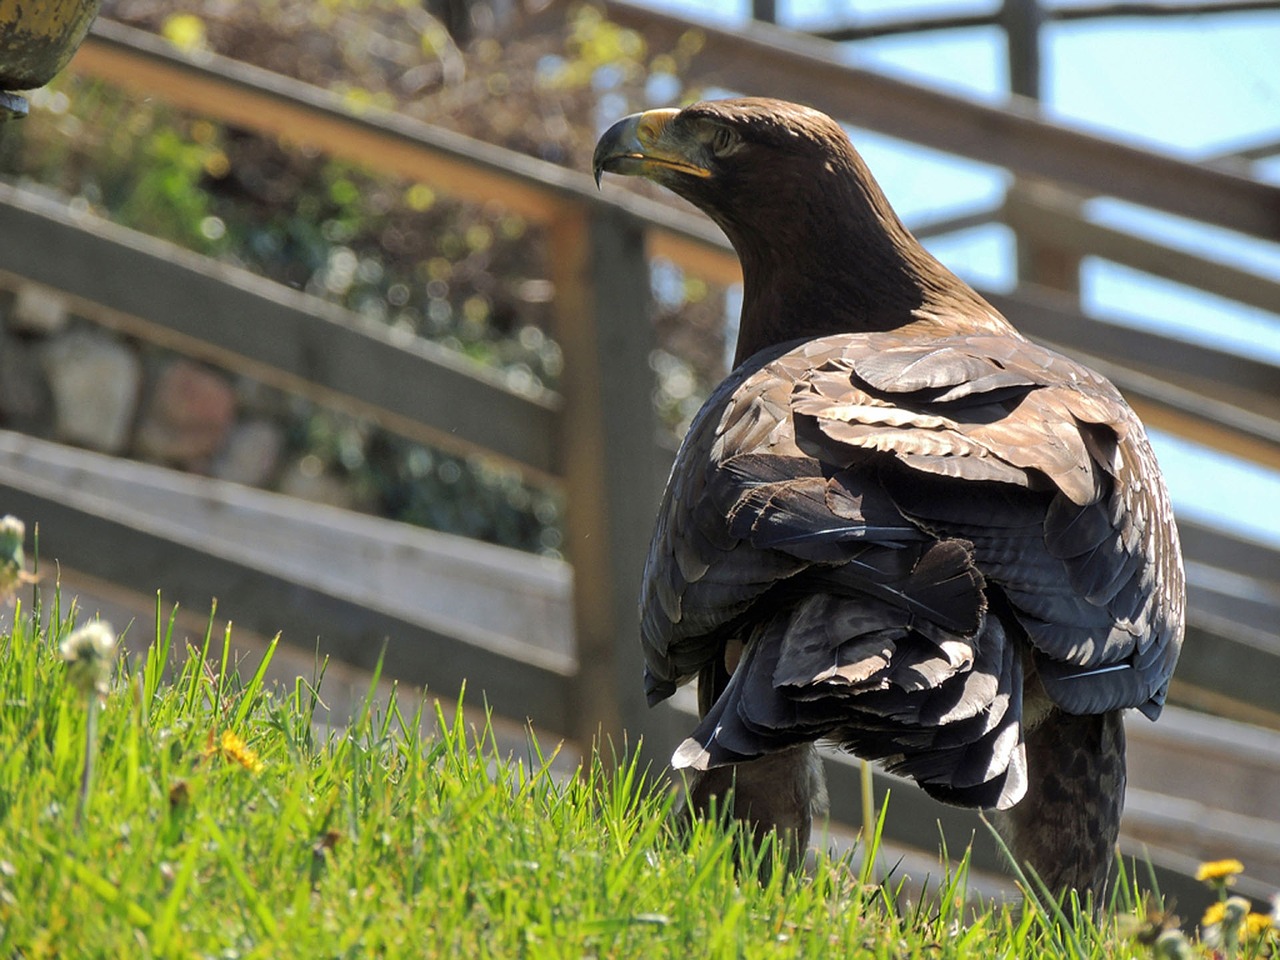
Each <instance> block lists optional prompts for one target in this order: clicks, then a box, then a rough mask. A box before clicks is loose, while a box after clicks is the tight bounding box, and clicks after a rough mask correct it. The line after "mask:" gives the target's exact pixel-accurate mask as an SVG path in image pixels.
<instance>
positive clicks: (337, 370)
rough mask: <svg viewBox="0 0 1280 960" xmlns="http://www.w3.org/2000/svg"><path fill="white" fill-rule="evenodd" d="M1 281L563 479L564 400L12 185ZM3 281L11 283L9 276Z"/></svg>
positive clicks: (0, 249)
mask: <svg viewBox="0 0 1280 960" xmlns="http://www.w3.org/2000/svg"><path fill="white" fill-rule="evenodd" d="M0 271H3V272H4V273H7V274H10V275H11V278H10V281H9V283H10V284H12V283H13V280H12V277H15V276H16V277H20V278H23V279H25V280H29V281H33V282H35V283H39V284H43V285H45V286H49V287H53V288H56V289H57V290H59V291H62V292H63V293H64V294H66V295H69V296H70V298H71V299H72V307H73V309H75V310H76V311H77V312H80V313H83V314H84V315H85V316H87V317H89V318H90V319H93V320H95V321H98V322H100V323H104V324H106V325H109V326H113V327H117V328H119V329H120V330H122V331H123V332H125V333H128V334H130V335H133V336H137V337H140V338H143V339H147V340H152V341H154V342H158V343H160V344H162V345H164V346H168V347H171V348H172V349H175V350H178V351H180V352H183V353H186V354H188V355H191V356H195V357H198V358H200V359H204V360H207V361H209V362H212V363H215V364H218V365H220V366H224V367H227V368H229V369H233V370H235V371H237V372H240V373H244V374H247V375H249V376H252V377H254V378H256V379H258V380H261V381H263V382H264V383H268V384H270V385H272V386H276V387H279V388H281V389H284V390H288V391H291V392H294V393H299V394H302V395H304V396H308V397H311V398H312V399H315V400H318V401H320V402H322V403H327V404H331V405H333V404H338V405H342V406H345V407H346V408H347V409H349V410H351V411H352V412H355V413H358V414H362V415H365V416H368V417H370V418H372V419H374V420H376V421H378V422H380V423H382V424H383V425H384V426H386V427H387V428H388V429H391V430H395V431H397V432H400V433H402V434H404V435H406V436H409V437H411V438H413V439H416V440H419V441H421V442H424V443H429V444H432V445H435V446H438V447H440V448H442V449H445V450H448V451H451V452H455V453H462V454H464V455H465V454H471V453H487V454H489V455H491V456H495V457H497V458H499V459H503V460H506V461H509V462H511V463H513V464H515V465H517V466H520V467H521V468H523V469H525V470H526V471H531V472H532V473H533V474H534V475H535V476H541V477H542V478H544V479H550V478H552V477H553V476H554V472H555V467H554V461H555V430H556V419H557V416H558V413H559V408H560V400H559V398H558V397H557V396H555V395H554V394H553V393H551V392H550V391H525V392H517V391H515V390H512V389H510V388H509V387H508V386H507V385H506V383H505V382H504V380H503V379H502V377H501V375H500V374H499V373H497V372H495V371H492V370H489V369H487V368H485V367H482V366H481V365H480V364H477V363H474V362H472V361H470V360H468V359H467V358H465V357H462V356H459V355H458V354H456V353H453V352H452V351H449V350H446V349H444V348H442V347H439V346H437V345H435V344H433V343H430V342H428V341H426V340H423V339H422V338H419V337H412V336H400V335H397V334H395V333H394V332H393V331H392V330H391V329H390V328H388V327H387V325H386V324H383V323H379V322H376V321H372V320H366V319H364V318H361V317H360V316H359V315H358V314H355V313H353V312H351V311H349V310H344V309H342V308H341V307H338V306H336V305H334V304H331V303H326V302H325V301H323V300H320V299H319V298H317V297H312V296H308V295H306V294H303V293H300V292H298V291H296V290H291V289H289V288H288V287H285V286H283V285H281V284H277V283H273V282H271V281H269V280H265V279H263V278H261V277H257V276H254V275H253V274H251V273H249V272H248V271H245V270H241V269H238V268H235V267H232V266H230V265H228V264H224V263H218V262H217V261H214V260H210V259H209V258H207V257H202V256H199V255H198V254H194V253H191V252H190V251H186V250H182V249H180V248H178V247H176V246H174V245H173V244H170V243H165V242H164V241H161V240H156V239H154V238H151V237H147V236H145V235H143V234H140V233H137V232H135V231H132V230H126V229H124V228H123V227H119V226H116V225H114V224H111V223H108V222H106V221H104V220H100V219H97V218H94V217H87V216H76V215H73V214H72V213H70V212H69V211H68V210H67V209H66V208H65V207H64V206H62V205H60V204H57V203H55V202H53V201H50V200H47V199H45V198H41V197H37V196H34V195H33V194H30V193H28V192H25V191H22V190H19V189H16V188H14V187H11V186H8V185H6V184H0ZM0 282H3V280H2V279H0Z"/></svg>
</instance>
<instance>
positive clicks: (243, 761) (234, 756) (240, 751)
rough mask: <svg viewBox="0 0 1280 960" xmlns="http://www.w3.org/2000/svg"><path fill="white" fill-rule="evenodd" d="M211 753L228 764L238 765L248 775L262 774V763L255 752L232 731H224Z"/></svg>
mask: <svg viewBox="0 0 1280 960" xmlns="http://www.w3.org/2000/svg"><path fill="white" fill-rule="evenodd" d="M211 752H212V753H216V754H217V755H218V756H220V757H221V758H222V759H223V760H226V761H227V762H228V763H238V764H240V766H242V767H244V768H245V769H246V770H248V771H249V772H250V773H261V772H262V761H261V760H259V759H258V754H257V752H256V751H254V750H253V749H251V748H250V747H249V745H248V744H247V743H245V742H244V739H243V738H241V736H240V735H239V734H238V733H236V732H235V731H234V730H224V731H223V732H222V738H221V739H220V740H219V741H218V746H217V749H215V750H213V751H211Z"/></svg>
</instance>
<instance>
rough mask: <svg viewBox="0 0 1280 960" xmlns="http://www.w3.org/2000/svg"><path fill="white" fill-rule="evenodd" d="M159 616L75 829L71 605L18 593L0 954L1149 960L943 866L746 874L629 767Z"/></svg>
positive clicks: (4, 659)
mask: <svg viewBox="0 0 1280 960" xmlns="http://www.w3.org/2000/svg"><path fill="white" fill-rule="evenodd" d="M159 611H160V608H159V605H158V604H157V618H156V625H155V640H154V642H153V643H152V644H151V645H150V647H149V649H148V652H147V654H146V656H145V657H143V658H122V660H121V661H120V663H118V664H117V665H116V666H115V676H114V678H113V681H112V683H111V689H110V693H109V694H108V695H107V696H106V698H105V700H104V702H103V703H102V706H101V709H100V711H99V715H98V722H97V756H96V764H95V767H94V773H93V778H92V781H91V783H90V784H89V793H88V797H87V803H86V806H85V810H84V819H83V823H81V824H80V825H77V821H76V808H77V804H78V799H79V797H80V794H81V791H82V773H83V768H84V756H85V754H84V750H85V734H86V718H87V713H88V711H87V709H86V699H85V694H82V693H80V692H79V691H78V690H77V689H76V688H75V687H74V686H73V685H72V684H71V683H69V682H68V679H67V669H66V664H64V663H63V662H62V660H61V657H60V654H59V644H60V643H61V642H62V640H63V639H64V638H65V637H66V635H67V633H68V631H69V629H70V625H71V624H70V617H69V616H67V615H64V614H66V613H67V612H66V611H60V610H59V609H58V605H57V600H56V599H55V600H54V602H53V604H52V606H51V607H50V608H49V609H46V610H43V611H40V610H37V611H36V614H35V615H32V614H31V613H29V612H24V611H23V609H22V608H21V606H19V608H18V609H17V610H16V611H15V613H14V617H13V620H14V626H13V628H12V631H11V633H10V634H9V635H3V636H0V957H5V958H9V957H82V956H83V957H93V956H105V957H121V956H130V957H152V956H154V957H170V956H172V957H192V956H199V957H273V958H275V957H307V958H320V957H379V956H381V957H435V956H440V957H448V958H455V957H458V958H472V957H575V958H576V957H644V958H646V960H650V958H662V957H675V958H680V960H686V958H719V957H726V958H738V957H795V956H805V957H837V956H839V957H845V956H850V957H855V956H856V957H864V956H865V957H894V958H899V957H929V958H935V957H972V958H991V957H1009V958H1015V957H1045V958H1051V957H1082V958H1083V957H1127V956H1147V955H1149V953H1148V951H1147V949H1146V948H1145V947H1141V946H1139V945H1136V944H1134V943H1132V942H1131V941H1128V940H1125V939H1124V938H1122V937H1120V935H1119V934H1117V933H1116V932H1115V926H1116V925H1115V923H1114V922H1113V918H1109V919H1107V920H1105V921H1101V922H1098V923H1095V922H1093V921H1091V920H1088V919H1081V918H1078V917H1077V918H1075V919H1074V920H1073V919H1069V917H1068V914H1070V913H1071V911H1070V910H1068V911H1067V913H1066V914H1064V913H1062V912H1059V911H1057V910H1056V909H1055V908H1050V909H1048V910H1044V909H1035V908H1029V909H1026V910H1024V911H1021V912H1019V911H1017V910H1014V909H1010V908H1007V907H1002V908H998V909H996V908H993V909H987V910H982V911H973V910H972V909H971V908H966V907H965V906H964V905H963V900H964V890H965V883H966V873H965V870H964V865H963V862H962V863H961V866H960V867H959V868H958V869H957V870H956V871H955V872H954V873H953V874H952V875H951V876H948V877H944V878H943V880H942V883H941V891H940V893H939V894H938V895H937V896H936V897H934V898H930V899H929V900H928V902H926V903H924V904H915V905H913V904H911V903H908V902H907V900H906V898H905V897H904V896H902V895H901V893H900V892H898V888H897V887H896V886H895V884H896V882H897V881H895V879H894V878H893V877H891V878H890V879H889V880H888V881H885V882H883V883H881V884H878V885H877V884H870V883H866V882H864V881H865V878H863V877H860V876H859V875H858V873H857V872H856V870H855V869H853V868H852V867H851V866H850V865H849V864H848V863H846V862H840V861H833V860H830V859H826V858H822V857H820V858H819V860H818V863H817V867H816V869H815V870H814V871H813V872H812V874H811V875H809V876H806V877H804V878H803V879H798V880H797V879H794V878H787V877H786V876H785V875H784V871H782V870H774V871H772V874H771V879H770V880H768V881H767V882H760V881H758V880H756V879H755V876H756V869H755V866H756V865H757V863H756V862H755V861H753V858H754V857H760V856H771V855H772V854H771V851H765V852H763V853H761V854H753V853H751V852H750V851H748V850H746V849H745V848H744V846H743V844H742V843H741V841H740V839H739V837H738V835H737V834H736V833H735V832H734V831H732V830H730V829H726V828H724V827H721V826H717V825H714V824H706V823H703V824H698V825H696V826H695V827H694V828H693V829H692V831H691V832H690V834H689V835H688V836H687V837H684V838H677V837H675V836H673V835H672V833H671V831H670V830H669V828H668V826H667V823H668V814H669V812H670V807H671V800H670V798H669V795H668V793H667V792H666V791H664V790H661V789H656V788H651V787H648V786H646V785H645V784H644V783H642V778H641V777H640V776H639V775H638V774H637V771H636V769H635V767H634V765H631V764H628V763H626V762H622V763H620V764H607V765H606V764H605V763H602V762H601V761H600V759H599V758H592V760H591V761H590V763H589V764H588V765H586V767H585V769H583V770H582V771H580V776H578V777H576V778H573V777H570V778H568V779H567V780H566V779H563V778H558V777H556V776H553V775H552V773H551V771H550V768H549V760H550V758H549V757H545V756H544V755H543V754H542V753H541V752H540V751H539V748H538V747H537V745H536V743H534V742H533V741H532V740H531V741H530V744H529V748H528V750H527V752H526V754H525V755H524V756H521V757H516V758H513V757H508V756H504V755H502V753H501V751H500V750H499V749H498V747H497V745H496V742H495V739H494V737H493V735H492V733H491V732H490V731H488V730H486V729H478V730H477V729H472V728H470V727H469V725H468V724H467V722H466V721H465V720H464V718H463V715H462V713H461V712H460V710H457V711H450V712H448V713H446V712H444V711H443V710H441V709H440V708H439V707H435V708H434V710H431V709H430V708H424V707H422V706H417V707H415V708H414V709H413V710H412V711H408V710H407V709H404V710H402V706H401V702H399V701H397V700H396V699H394V698H393V699H392V701H391V702H387V703H383V704H381V705H379V704H376V703H374V702H373V701H372V697H370V698H369V700H367V701H366V704H365V706H364V708H363V709H362V711H361V713H360V715H359V716H358V717H357V718H356V719H355V721H354V722H353V723H351V724H350V725H349V726H348V727H346V728H344V729H342V730H336V731H332V732H329V733H322V732H317V727H316V725H315V724H314V723H313V720H314V717H315V714H316V708H317V704H318V702H319V693H318V690H317V686H318V680H317V681H316V682H315V683H308V682H304V681H298V682H297V683H296V684H295V685H294V686H293V687H291V688H288V689H272V688H270V687H269V686H267V685H266V684H264V682H263V675H264V670H265V663H266V661H265V660H264V662H263V665H262V666H260V667H259V668H258V670H257V671H256V672H255V673H253V674H252V675H249V676H243V677H242V676H240V675H239V674H238V673H237V672H236V671H235V670H234V669H231V668H229V667H227V666H225V665H226V664H228V661H229V658H228V657H227V656H225V654H226V652H227V649H228V644H229V638H228V637H220V638H214V637H212V636H210V635H208V634H206V636H205V638H204V641H203V645H202V648H201V649H191V650H187V651H179V650H176V649H174V648H175V646H176V645H175V643H174V640H173V621H172V619H167V620H166V619H165V618H163V617H162V616H161V615H160V612H159ZM267 659H269V654H268V658H267ZM171 660H173V662H174V663H175V664H177V666H176V667H175V672H174V673H173V674H172V679H170V680H166V679H164V677H165V671H166V666H167V665H168V664H169V663H170V661H171ZM424 709H428V711H429V712H428V714H427V716H425V717H424V715H423V710H424ZM432 713H434V716H432V715H431V714H432ZM424 730H425V731H428V733H425V734H424V733H423V732H421V731H424ZM228 731H230V732H231V733H233V734H235V735H237V736H238V737H240V738H242V741H243V745H241V744H240V743H238V742H224V740H223V737H224V734H225V733H227V732H228ZM255 757H256V761H257V762H256V763H255ZM735 860H744V861H746V865H745V867H744V868H743V870H742V871H741V872H739V870H738V869H737V868H736V867H735ZM767 872H768V871H766V873H767ZM1129 890H1130V888H1129V886H1128V885H1127V884H1126V885H1124V887H1123V893H1124V895H1123V897H1122V899H1124V900H1126V901H1129V902H1131V901H1132V898H1131V897H1130V895H1129ZM1121 912H1125V911H1121ZM1127 912H1128V913H1129V914H1130V915H1133V909H1132V908H1130V909H1129V911H1127ZM1135 922H1137V921H1135Z"/></svg>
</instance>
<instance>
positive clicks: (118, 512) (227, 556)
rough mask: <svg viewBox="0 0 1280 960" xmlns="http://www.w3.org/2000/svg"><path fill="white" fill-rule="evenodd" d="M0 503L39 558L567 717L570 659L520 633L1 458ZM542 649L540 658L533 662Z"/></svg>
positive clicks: (365, 664) (408, 676) (565, 725)
mask: <svg viewBox="0 0 1280 960" xmlns="http://www.w3.org/2000/svg"><path fill="white" fill-rule="evenodd" d="M0 503H2V504H3V509H4V510H5V511H6V512H13V513H15V514H17V515H19V516H21V517H22V518H23V519H24V520H25V521H26V522H27V524H28V529H30V530H32V531H33V532H34V531H35V528H36V527H37V526H38V527H39V537H40V562H41V568H42V570H44V571H46V573H47V572H48V571H51V570H54V569H55V565H56V563H57V561H59V560H65V561H66V562H67V563H68V565H70V566H72V567H74V568H76V569H78V570H81V571H84V572H85V573H88V574H90V575H92V576H96V577H101V578H102V579H104V580H109V581H111V582H113V583H118V584H121V585H123V586H126V587H129V588H130V589H133V590H137V591H139V592H143V593H152V594H154V592H155V591H156V590H159V591H161V593H162V595H163V596H164V597H165V599H166V601H172V602H176V603H179V604H181V605H182V606H184V607H192V608H193V609H197V610H204V609H208V606H209V602H210V599H211V598H217V599H218V601H219V612H220V614H221V615H223V616H226V617H228V618H230V619H232V620H234V621H235V622H236V623H241V624H243V625H245V626H247V627H249V628H250V629H252V630H256V631H258V632H260V633H263V634H265V635H267V636H270V635H272V634H274V633H276V632H277V631H280V632H282V633H283V634H284V638H285V640H286V641H287V642H289V643H291V644H293V645H295V646H301V647H303V648H305V649H315V650H317V651H318V653H319V654H320V655H321V656H332V657H334V658H336V659H339V660H341V661H343V662H345V663H348V664H352V665H354V666H358V667H361V668H363V669H371V668H372V667H373V666H374V665H375V664H376V663H377V661H378V658H379V657H380V656H383V655H384V650H385V658H384V670H385V672H386V674H387V676H392V677H398V678H400V679H401V680H402V681H404V682H405V683H409V684H415V685H427V686H428V687H429V688H430V689H431V690H433V691H435V692H437V693H440V694H441V695H444V696H448V697H456V696H457V695H458V691H459V690H460V689H461V688H462V686H463V685H464V684H466V686H467V691H468V698H469V700H470V702H472V703H477V702H481V699H482V698H487V700H488V702H489V703H492V704H501V706H502V713H503V714H504V715H505V716H508V717H512V718H516V719H520V718H526V717H527V718H529V719H530V720H532V721H533V722H534V723H535V724H537V725H538V726H539V727H540V728H544V729H546V730H551V731H565V730H567V729H569V728H570V726H571V723H572V717H571V713H570V709H569V704H570V703H571V691H572V680H571V672H572V664H571V662H569V661H565V662H563V663H561V664H559V665H557V664H555V663H553V662H552V661H551V660H550V659H549V658H548V657H546V656H544V657H542V658H538V657H535V656H531V655H530V654H531V653H536V651H531V650H530V649H528V648H526V647H525V646H524V645H521V644H517V643H514V642H511V641H508V640H505V639H504V638H501V637H497V636H495V635H492V634H488V633H485V632H483V631H477V630H470V629H467V628H465V627H463V626H460V625H457V624H455V625H452V626H451V628H450V630H449V632H447V633H446V632H444V631H442V630H440V629H437V628H434V627H433V626H431V625H429V624H427V623H423V622H415V621H413V620H409V619H406V618H404V617H402V616H399V615H397V614H395V613H392V612H389V611H387V610H382V609H378V608H376V607H375V606H371V605H369V603H368V601H367V600H366V599H365V598H363V597H361V596H359V595H358V593H357V594H356V595H343V594H342V593H341V592H340V591H338V590H334V589H320V588H318V587H316V586H313V585H308V584H305V583H299V582H297V581H295V580H293V579H290V578H289V577H286V576H284V575H282V573H281V571H280V570H278V569H275V568H273V567H271V566H269V565H268V566H264V565H260V564H256V563H253V562H251V561H248V560H246V559H245V558H244V557H243V556H237V555H236V554H235V552H234V551H231V550H226V549H215V548H212V547H211V546H210V545H209V544H207V543H201V542H199V541H198V540H193V539H192V538H191V537H190V536H189V535H188V534H187V533H186V532H185V531H183V530H182V529H181V528H180V526H178V525H175V524H173V523H170V522H167V521H165V520H164V519H162V518H158V517H154V516H151V515H149V514H148V513H146V512H145V511H139V510H136V509H132V508H127V507H124V506H122V505H120V504H119V503H116V502H113V501H109V500H106V499H104V498H101V497H96V496H94V495H93V494H91V493H88V492H87V491H75V492H73V491H68V490H65V489H56V488H50V487H49V486H48V485H47V484H45V483H36V484H32V483H31V481H30V478H29V477H27V476H26V475H24V474H23V473H21V472H19V471H15V470H13V469H11V468H10V467H8V466H6V465H0ZM539 659H541V661H542V662H538V660H539Z"/></svg>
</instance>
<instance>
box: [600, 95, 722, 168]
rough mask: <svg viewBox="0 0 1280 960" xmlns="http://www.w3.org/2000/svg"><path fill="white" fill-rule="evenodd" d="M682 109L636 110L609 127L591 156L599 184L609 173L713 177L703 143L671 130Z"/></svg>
mask: <svg viewBox="0 0 1280 960" xmlns="http://www.w3.org/2000/svg"><path fill="white" fill-rule="evenodd" d="M679 112H680V111H679V110H673V109H670V108H667V109H663V110H646V111H645V112H644V113H633V114H631V115H630V116H629V117H623V118H622V119H621V120H619V121H618V122H617V123H615V124H614V125H613V126H611V127H610V128H609V129H608V130H606V131H605V132H604V135H603V136H602V137H601V138H600V142H599V143H597V144H596V150H595V155H594V156H593V157H592V158H591V169H592V172H593V173H594V174H595V178H596V185H597V186H599V185H600V175H601V174H602V173H606V172H607V173H619V174H622V175H623V176H630V177H651V178H653V179H659V175H660V174H662V173H663V172H665V171H675V172H677V173H682V174H686V175H688V176H694V177H709V176H711V171H710V170H709V169H708V168H707V167H706V166H705V164H704V163H703V162H699V160H700V155H701V152H702V151H701V149H700V144H698V143H696V142H691V141H690V139H688V138H686V139H681V138H678V137H677V136H675V135H674V134H673V132H672V131H671V129H670V124H671V120H672V118H673V117H675V116H676V114H678V113H679Z"/></svg>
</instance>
